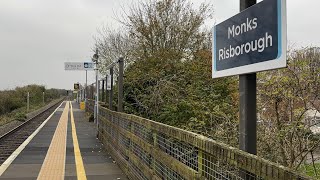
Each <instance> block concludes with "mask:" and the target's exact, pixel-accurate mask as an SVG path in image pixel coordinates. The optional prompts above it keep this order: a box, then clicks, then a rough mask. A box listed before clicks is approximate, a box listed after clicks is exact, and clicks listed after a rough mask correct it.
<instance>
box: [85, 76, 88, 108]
mask: <svg viewBox="0 0 320 180" xmlns="http://www.w3.org/2000/svg"><path fill="white" fill-rule="evenodd" d="M87 86H88V71H87V70H86V86H85V92H84V102H85V103H87V93H88V92H87V91H88V89H87Z"/></svg>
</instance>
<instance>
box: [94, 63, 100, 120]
mask: <svg viewBox="0 0 320 180" xmlns="http://www.w3.org/2000/svg"><path fill="white" fill-rule="evenodd" d="M95 108H96V116H95V117H96V119H95V121H96V122H95V123H96V124H97V126H98V114H99V80H98V64H97V67H96V102H95Z"/></svg>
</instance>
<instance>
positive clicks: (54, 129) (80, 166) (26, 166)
mask: <svg viewBox="0 0 320 180" xmlns="http://www.w3.org/2000/svg"><path fill="white" fill-rule="evenodd" d="M71 106H72V112H71ZM72 127H75V128H72ZM113 162H114V161H113V159H112V158H111V156H110V155H108V154H107V153H106V152H105V151H104V150H103V147H102V144H101V143H100V142H99V140H98V139H97V138H96V128H95V124H94V123H91V122H88V121H87V119H86V118H85V113H84V111H82V110H80V109H79V105H78V104H77V103H75V102H72V103H69V101H65V102H63V103H62V104H61V106H60V107H59V108H57V110H56V111H55V112H54V114H53V115H52V117H51V118H50V119H49V120H48V121H47V123H46V124H45V125H44V126H43V128H42V129H41V130H40V131H39V132H38V134H36V135H35V136H34V138H33V139H32V140H31V141H30V142H29V143H28V144H27V146H26V147H25V148H24V149H23V150H22V151H21V152H20V154H19V155H18V156H17V157H16V158H15V160H14V161H13V162H12V163H11V164H10V165H9V166H8V168H7V169H6V170H5V171H4V172H3V174H2V175H1V176H0V179H1V180H2V179H8V180H18V179H19V180H29V179H30V180H31V179H68V180H69V179H70V180H73V179H92V180H99V179H104V180H119V179H120V180H124V179H127V177H126V176H125V174H124V173H123V172H122V171H121V170H120V168H119V167H118V166H117V165H116V164H115V163H113Z"/></svg>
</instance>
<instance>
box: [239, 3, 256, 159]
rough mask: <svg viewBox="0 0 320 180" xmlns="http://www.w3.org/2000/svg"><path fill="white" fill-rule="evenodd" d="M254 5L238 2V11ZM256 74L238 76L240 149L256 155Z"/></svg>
mask: <svg viewBox="0 0 320 180" xmlns="http://www.w3.org/2000/svg"><path fill="white" fill-rule="evenodd" d="M254 4H256V0H240V11H243V10H245V9H246V8H248V7H250V6H252V5H254ZM256 79H257V78H256V73H251V74H245V75H240V76H239V91H240V138H239V139H240V149H241V150H243V151H246V152H249V153H251V154H257V107H256V106H257V95H256V94H257V81H256Z"/></svg>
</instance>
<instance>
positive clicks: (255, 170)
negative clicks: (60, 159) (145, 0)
mask: <svg viewBox="0 0 320 180" xmlns="http://www.w3.org/2000/svg"><path fill="white" fill-rule="evenodd" d="M93 105H94V102H93V101H92V100H88V102H87V104H86V111H88V112H93ZM99 118H100V120H99V121H100V122H99V124H100V125H99V139H100V140H101V141H102V142H103V144H104V145H105V147H106V148H107V150H109V152H110V153H111V154H112V156H113V158H115V159H116V161H117V162H118V164H119V166H120V167H121V169H122V170H123V171H124V172H125V173H126V174H127V175H128V177H129V178H130V179H179V180H180V179H187V180H189V179H208V180H211V179H248V177H250V179H283V180H287V179H311V178H310V177H307V176H305V175H302V174H300V173H299V172H296V171H294V170H291V169H289V168H286V167H283V166H281V165H278V164H275V163H272V162H270V161H267V160H265V159H262V158H259V157H258V156H255V155H252V154H249V153H246V152H244V151H241V150H239V149H236V148H233V147H231V146H228V145H226V144H223V143H220V142H217V141H215V140H212V139H210V138H207V137H205V136H203V135H199V134H196V133H193V132H189V131H186V130H182V129H179V128H176V127H172V126H169V125H165V124H162V123H159V122H155V121H151V120H149V119H145V118H142V117H139V116H135V115H131V114H125V113H119V112H115V111H111V110H109V109H107V108H103V107H101V108H100V109H99Z"/></svg>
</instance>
